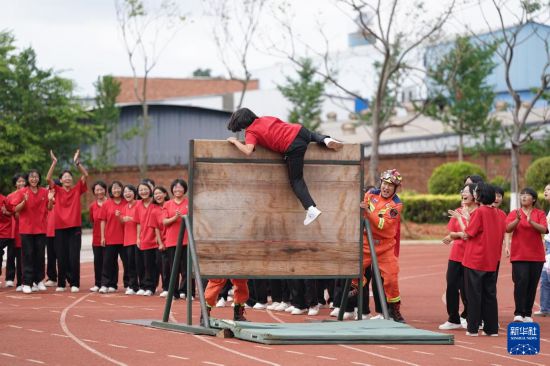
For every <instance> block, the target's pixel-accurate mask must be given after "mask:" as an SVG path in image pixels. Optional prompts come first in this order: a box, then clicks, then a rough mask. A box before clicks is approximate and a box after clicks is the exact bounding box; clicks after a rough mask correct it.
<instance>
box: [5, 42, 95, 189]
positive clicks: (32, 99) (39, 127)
mask: <svg viewBox="0 0 550 366" xmlns="http://www.w3.org/2000/svg"><path fill="white" fill-rule="evenodd" d="M14 44H15V40H14V37H13V36H12V34H11V33H8V32H0V146H2V148H1V149H0V191H2V192H3V193H7V192H9V191H11V190H12V189H13V187H12V185H11V177H12V176H13V174H14V173H16V172H26V171H28V170H29V169H37V170H38V171H40V172H42V173H44V174H45V172H46V171H47V170H48V167H49V165H50V163H51V160H50V156H49V150H50V149H55V151H56V153H58V154H59V156H60V159H61V160H64V161H65V162H66V163H69V162H70V161H72V160H71V159H72V156H73V154H74V151H75V150H76V149H78V148H80V147H82V146H84V145H89V144H92V143H94V142H95V141H96V138H97V128H96V126H95V125H94V124H93V123H91V124H84V123H80V122H79V121H80V120H83V119H84V118H86V116H87V115H86V112H85V111H84V110H83V108H82V107H81V106H80V104H79V103H78V102H77V101H76V99H75V98H74V95H73V92H74V84H73V82H72V81H71V80H69V79H65V78H63V77H61V76H59V75H58V74H57V73H56V72H55V71H54V70H52V69H41V68H39V67H38V65H37V63H38V61H37V56H36V53H35V51H34V50H33V49H32V48H30V47H29V48H25V49H23V50H21V51H18V50H17V49H16V47H15V45H14Z"/></svg>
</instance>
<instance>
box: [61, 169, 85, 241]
mask: <svg viewBox="0 0 550 366" xmlns="http://www.w3.org/2000/svg"><path fill="white" fill-rule="evenodd" d="M53 188H54V189H55V204H56V206H57V207H56V210H55V229H56V230H59V229H67V228H70V227H79V226H82V216H81V212H80V211H81V206H80V196H81V195H83V194H84V192H86V191H87V190H88V187H87V186H86V182H85V181H84V180H82V179H79V180H78V183H77V184H75V186H74V187H71V188H69V189H68V190H67V189H65V188H64V187H59V186H57V185H55V184H54V185H53Z"/></svg>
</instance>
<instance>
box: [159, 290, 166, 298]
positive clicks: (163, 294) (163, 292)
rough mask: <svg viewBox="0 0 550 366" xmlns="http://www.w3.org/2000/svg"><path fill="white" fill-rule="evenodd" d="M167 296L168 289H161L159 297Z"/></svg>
mask: <svg viewBox="0 0 550 366" xmlns="http://www.w3.org/2000/svg"><path fill="white" fill-rule="evenodd" d="M166 296H168V291H162V292H161V293H160V294H159V297H166Z"/></svg>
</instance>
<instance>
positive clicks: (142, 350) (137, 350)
mask: <svg viewBox="0 0 550 366" xmlns="http://www.w3.org/2000/svg"><path fill="white" fill-rule="evenodd" d="M136 352H143V353H149V354H153V353H155V352H154V351H147V350H146V349H136Z"/></svg>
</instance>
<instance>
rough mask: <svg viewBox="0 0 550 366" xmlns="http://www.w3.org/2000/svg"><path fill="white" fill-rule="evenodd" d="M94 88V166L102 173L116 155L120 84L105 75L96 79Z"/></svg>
mask: <svg viewBox="0 0 550 366" xmlns="http://www.w3.org/2000/svg"><path fill="white" fill-rule="evenodd" d="M94 87H95V90H96V97H95V102H96V108H95V109H94V111H93V113H92V118H93V120H94V121H95V124H96V125H97V126H98V129H99V131H98V132H99V134H98V153H97V157H96V160H95V162H94V163H95V164H94V166H95V168H97V169H98V170H99V171H100V172H102V171H104V170H107V169H109V168H110V167H111V164H110V157H111V156H114V155H115V154H116V153H117V148H116V146H115V144H114V142H115V141H116V128H117V125H118V121H119V116H120V111H119V109H118V107H117V106H116V98H117V97H118V95H119V94H120V82H119V81H118V80H116V79H115V78H114V77H112V76H111V75H106V76H103V77H100V78H98V79H97V81H96V82H95V83H94ZM113 132H115V136H112V134H113Z"/></svg>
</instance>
